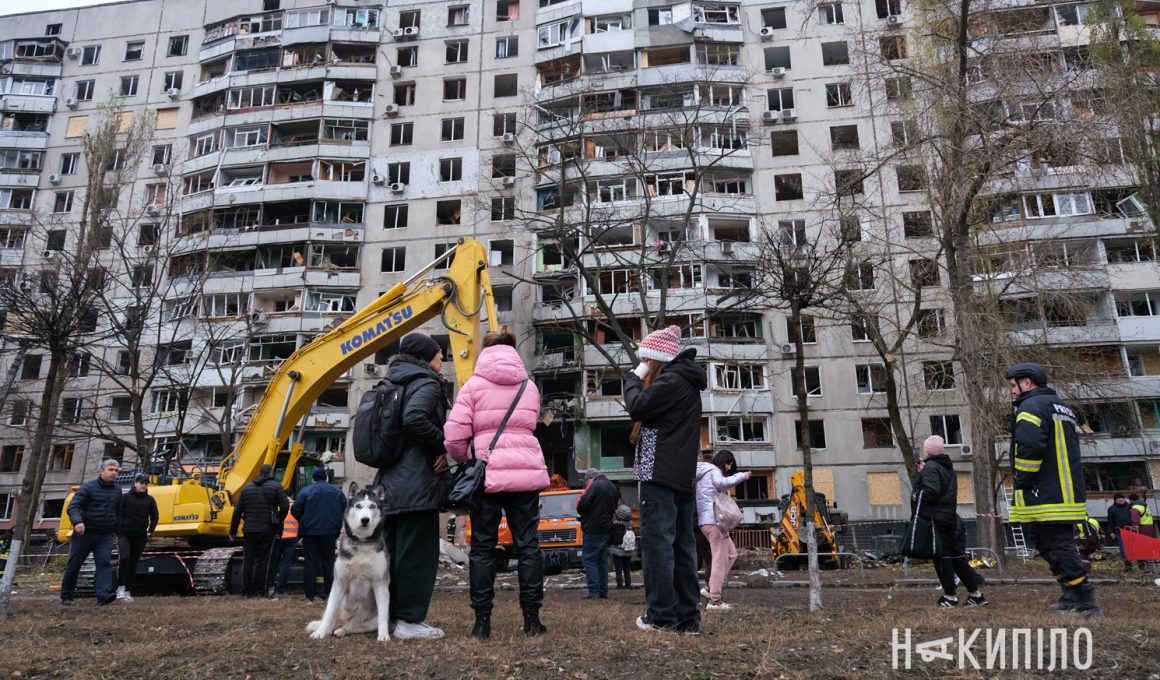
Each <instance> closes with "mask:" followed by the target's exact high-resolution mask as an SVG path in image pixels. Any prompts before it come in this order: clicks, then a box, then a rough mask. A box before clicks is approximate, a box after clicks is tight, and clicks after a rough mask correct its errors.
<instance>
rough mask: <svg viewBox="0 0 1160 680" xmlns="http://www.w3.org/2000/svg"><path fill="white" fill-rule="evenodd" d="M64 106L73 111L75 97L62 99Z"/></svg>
mask: <svg viewBox="0 0 1160 680" xmlns="http://www.w3.org/2000/svg"><path fill="white" fill-rule="evenodd" d="M64 105H65V106H66V107H68V108H70V109H75V108H76V107H77V98H76V97H65V98H64Z"/></svg>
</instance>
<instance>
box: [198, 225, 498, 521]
mask: <svg viewBox="0 0 1160 680" xmlns="http://www.w3.org/2000/svg"><path fill="white" fill-rule="evenodd" d="M449 257H450V258H453V259H452V261H451V266H450V267H449V268H448V270H447V272H446V273H445V274H443V275H438V276H427V277H426V278H424V275H426V274H429V273H431V272H433V271H434V270H435V268H436V267H437V266H438V265H440V264H442V263H443V262H444V261H445V260H446V259H447V258H449ZM487 264H488V254H487V251H486V250H485V249H484V247H483V245H482V244H481V243H479V242H478V241H476V240H474V239H462V240H461V241H460V242H459V243H458V244H457V245H456V247H455V248H454V249H453V250H452V251H449V252H448V253H446V254H444V256H443V257H441V258H440V259H438V260H436V261H435V262H432V263H431V264H429V265H427V267H425V268H424V269H423V270H422V271H420V272H419V273H418V274H416V275H415V276H412V277H411V278H410V279H408V280H407V281H404V282H401V283H398V284H396V285H395V286H394V287H392V288H391V289H390V290H389V291H387V292H386V293H383V294H382V295H381V296H379V298H378V299H377V300H375V301H374V302H372V303H370V304H369V305H367V306H366V307H365V308H363V309H362V310H360V311H359V312H357V313H356V314H355V315H354V316H352V317H351V318H349V319H347V320H346V321H345V322H343V323H342V324H341V325H340V326H338V327H337V328H335V329H334V330H332V331H330V332H329V333H327V334H326V335H323V336H322V337H320V338H317V339H316V340H314V342H311V343H310V344H309V345H306V346H304V347H302V348H301V349H299V350H298V351H296V352H295V353H294V354H292V355H290V357H289V358H288V359H286V361H285V362H283V363H282V365H281V367H279V369H278V370H277V371H276V372H275V373H274V375H273V376H272V377H271V378H270V384H269V386H268V387H267V388H266V392H265V394H263V396H262V399H261V400H260V401H259V402H258V405H257V408H256V409H255V411H254V415H253V417H252V418H251V420H250V422H249V425H248V426H247V427H246V431H245V433H243V434H242V437H241V439H239V440H238V443H237V446H235V447H234V451H233V452H232V453H231V454H230V456H228V457H227V458H226V460H225V462H224V464H223V466H222V473H221V475H220V476H219V481H220V483H221V491H223V492H224V493H226V494H228V496H229V498H230V499H233V498H235V497H236V496H237V494H238V492H239V491H241V489H242V487H243V486H244V485H245V484H246V483H247V482H249V481H250V480H252V479H254V478H255V477H256V476H257V474H258V468H260V467H261V466H262V465H263V464H265V463H269V464H271V465H273V464H274V462H275V459H276V458H277V456H278V453H279V452H281V451H282V450H283V448H284V447H285V445H286V442H287V440H288V439H289V436H290V434H291V433H292V432H293V430H294V428H295V427H296V426H297V424H298V421H300V420H301V419H302V418H303V417H304V416H305V415H306V413H307V412H308V411H309V410H310V407H311V406H312V405H313V404H314V402H315V401H316V400H317V399H318V397H319V396H320V395H321V394H322V393H323V391H325V390H326V389H327V388H328V387H330V385H331V384H333V383H334V381H335V380H337V379H338V378H339V376H341V375H342V374H343V373H346V371H348V370H349V369H350V368H351V367H352V366H354V365H355V364H357V363H358V362H360V361H362V360H363V359H365V358H366V357H368V356H370V355H372V354H374V353H375V352H377V351H379V350H380V349H382V348H384V347H386V346H388V345H390V344H391V343H393V342H395V341H397V340H398V339H400V338H402V337H403V336H404V335H406V334H407V333H410V332H411V331H414V330H415V329H417V328H419V326H421V325H422V324H424V323H426V322H427V321H429V320H431V319H432V318H434V317H435V316H440V317H441V320H442V321H443V325H444V326H446V327H447V329H448V330H449V331H450V338H451V351H452V354H454V357H449V358H451V359H453V361H454V364H455V381H456V384H458V385H462V384H463V383H464V382H465V381H466V380H467V379H468V378H470V377H471V374H472V371H473V370H474V368H475V360H476V357H478V356H479V351H480V349H481V348H482V341H483V337H482V334H481V333H480V330H479V319H480V312H481V311H483V310H484V309H485V308H486V312H487V320H488V325H489V327H492V328H494V327H495V302H494V299H493V298H492V291H491V279H490V276H489V274H488V269H487ZM297 457H298V456H296V455H294V454H293V453H292V454H291V462H290V465H288V468H287V469H291V470H292V469H293V463H294V460H295V459H296V458H297ZM289 481H290V480H289V476H288V475H287V476H286V479H284V480H283V485H284V486H287V485H288V483H289Z"/></svg>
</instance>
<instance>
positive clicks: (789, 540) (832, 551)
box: [770, 470, 839, 569]
mask: <svg viewBox="0 0 1160 680" xmlns="http://www.w3.org/2000/svg"><path fill="white" fill-rule="evenodd" d="M805 480H806V475H805V472H802V471H800V470H799V471H797V472H795V473H793V474H792V475H790V478H789V481H790V485H791V486H792V487H793V490H792V492H790V493H788V494H786V495H784V496H782V497H781V503H780V504H779V509H780V510H781V523H780V524H779V525H778V526H777V527H776V528H774V527H771V528H770V532H771V533H773V534H774V535H773V537H772V538H773V540H772V543H773V557H774V558H775V559H776V558H777V556H778V555H801V554H802V553H805V552H806V541H805V536H804V535H799V534H801V533H802V532H804V531H805V527H806V521H807V519H806V490H805V486H806V482H805ZM814 526H815V527H817V537H818V559H819V563H820V564H821V565H822V566H823V567H835V568H836V567H837V565H838V563H837V560H838V555H837V553H838V552H839V551H838V542H837V539H835V537H834V531H835V526H834V524H833V523H831V518H830V511H829V509H828V508H827V507H826V496H825V495H824V494H820V493H817V492H814ZM805 562H806V558H805V557H787V558H785V559H783V560H781V561H780V562H779V563H778V566H779V567H781V566H784V567H785V568H789V569H796V568H800V566H801V565H804V564H805Z"/></svg>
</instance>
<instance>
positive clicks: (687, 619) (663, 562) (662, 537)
mask: <svg viewBox="0 0 1160 680" xmlns="http://www.w3.org/2000/svg"><path fill="white" fill-rule="evenodd" d="M696 524H697V507H696V501H695V500H694V498H693V493H692V492H691V491H690V492H689V493H680V492H678V491H674V490H673V489H670V488H668V487H667V486H662V485H660V484H656V483H654V482H641V485H640V546H641V562H642V568H643V571H644V574H643V577H644V599H645V602H646V603H647V604H648V616H649V618H650V619H652V623H653V625H656V626H660V627H662V628H678V629H681V630H699V629H700V627H701V610H700V609H698V608H697V605H698V604H699V603H700V592H699V588H700V583H699V582H698V580H697V541H696V538H694V536H693V532H694V531H696Z"/></svg>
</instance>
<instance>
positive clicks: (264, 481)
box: [230, 477, 290, 536]
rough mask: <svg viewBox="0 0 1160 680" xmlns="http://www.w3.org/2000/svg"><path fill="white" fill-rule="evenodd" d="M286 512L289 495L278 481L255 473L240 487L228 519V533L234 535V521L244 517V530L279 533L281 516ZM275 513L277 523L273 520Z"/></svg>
mask: <svg viewBox="0 0 1160 680" xmlns="http://www.w3.org/2000/svg"><path fill="white" fill-rule="evenodd" d="M288 512H290V499H289V498H288V497H287V496H286V490H285V489H283V488H282V484H281V483H280V482H278V480H276V479H274V478H272V477H258V478H257V479H255V480H254V481H252V482H250V483H249V484H247V485H245V486H243V487H242V492H241V493H240V494H238V502H237V503H236V504H235V505H234V516H233V519H231V520H230V536H237V535H238V523H239V522H241V521H242V520H245V522H246V526H245V533H247V534H249V535H250V536H254V535H258V534H281V533H282V520H283V519H286V513H288ZM275 515H277V517H278V524H276V525H275V524H274V517H275Z"/></svg>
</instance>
